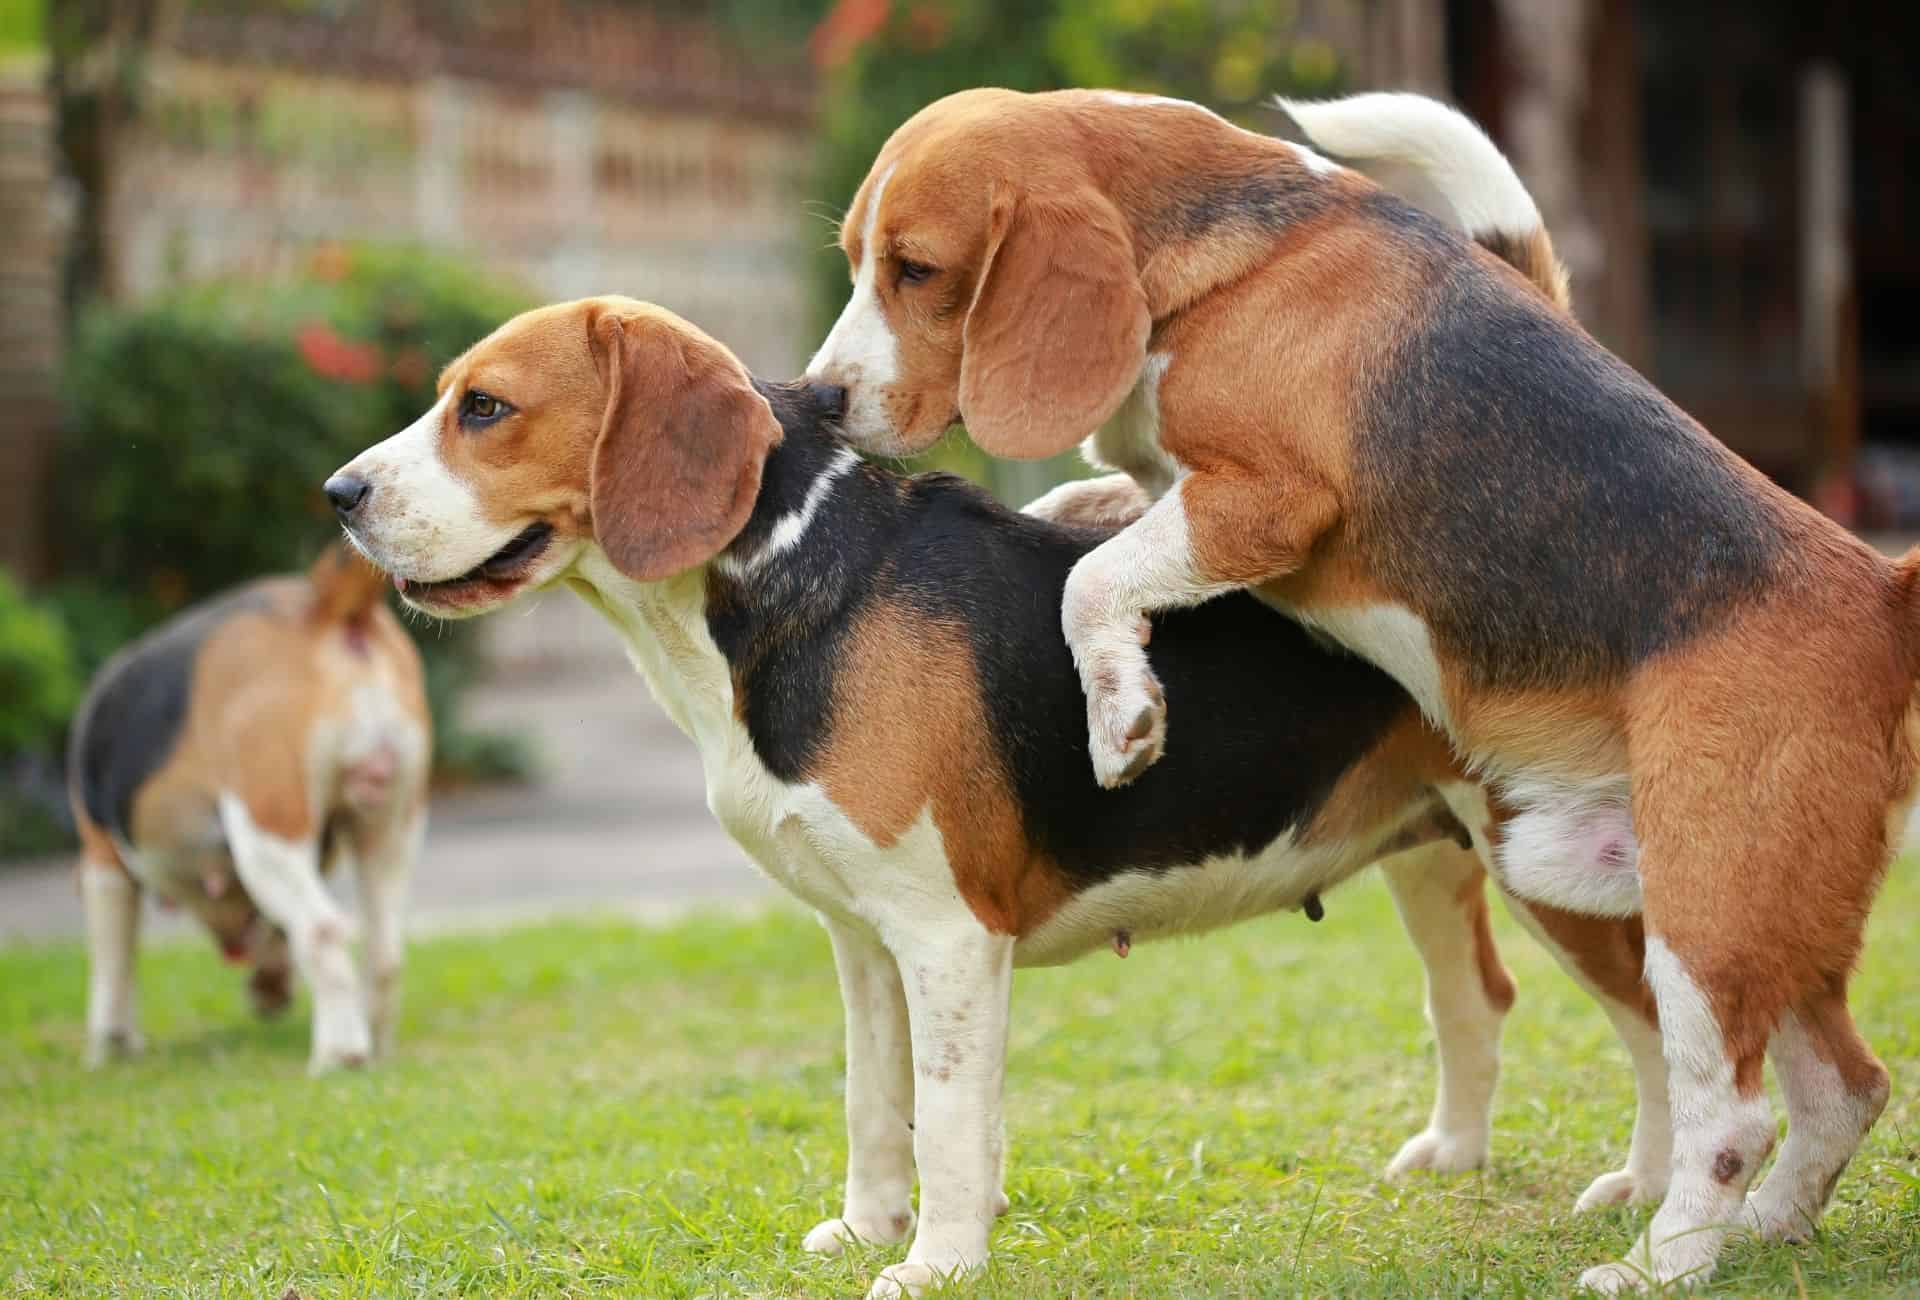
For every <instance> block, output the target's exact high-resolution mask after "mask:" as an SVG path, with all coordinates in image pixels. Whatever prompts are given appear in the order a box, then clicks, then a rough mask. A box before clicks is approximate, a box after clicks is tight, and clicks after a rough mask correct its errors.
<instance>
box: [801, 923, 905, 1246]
mask: <svg viewBox="0 0 1920 1300" xmlns="http://www.w3.org/2000/svg"><path fill="white" fill-rule="evenodd" d="M821 921H822V923H823V924H824V925H825V926H826V927H827V937H828V938H830V939H831V940H832V941H833V961H834V965H835V966H836V967H837V968H838V969H839V972H840V999H841V1002H842V1003H843V1004H844V1005H845V1009H846V1018H847V1194H846V1201H845V1202H844V1204H843V1206H842V1208H841V1212H840V1217H839V1218H837V1219H828V1220H826V1221H825V1222H823V1223H820V1224H818V1225H816V1226H815V1227H814V1229H813V1231H811V1232H809V1233H808V1234H807V1237H806V1242H805V1246H806V1249H808V1250H810V1251H812V1252H813V1253H815V1254H818V1255H838V1254H839V1253H840V1251H841V1249H842V1248H843V1247H844V1246H845V1245H846V1243H847V1242H848V1241H850V1240H854V1239H856V1238H857V1239H858V1240H861V1241H870V1242H881V1243H886V1244H889V1245H890V1244H892V1243H894V1242H899V1241H905V1240H906V1239H907V1234H908V1233H910V1232H912V1231H913V1045H912V1042H911V1041H910V1040H909V1038H908V1034H907V1002H906V994H905V993H904V992H903V990H902V989H901V987H900V967H899V966H898V965H897V964H896V963H895V962H894V960H893V954H892V953H889V952H888V951H887V950H886V949H885V948H884V947H882V946H881V945H880V941H879V940H878V939H876V938H874V937H873V936H872V935H871V934H868V933H866V932H865V931H862V930H858V929H855V928H854V927H852V926H850V925H847V924H846V923H845V922H842V921H836V920H834V919H832V918H831V917H824V916H823V917H822V918H821Z"/></svg>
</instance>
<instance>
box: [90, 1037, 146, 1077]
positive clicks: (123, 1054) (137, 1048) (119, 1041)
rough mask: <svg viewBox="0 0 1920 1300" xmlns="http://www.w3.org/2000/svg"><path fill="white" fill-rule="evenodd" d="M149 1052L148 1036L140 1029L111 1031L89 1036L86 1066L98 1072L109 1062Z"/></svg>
mask: <svg viewBox="0 0 1920 1300" xmlns="http://www.w3.org/2000/svg"><path fill="white" fill-rule="evenodd" d="M146 1050H147V1039H146V1035H144V1034H142V1033H141V1032H140V1031H139V1030H138V1029H109V1030H107V1031H106V1032H104V1033H98V1034H89V1035H88V1036H87V1054H86V1066H87V1068H88V1069H89V1070H97V1069H99V1068H100V1067H101V1066H103V1065H105V1064H106V1063H107V1062H109V1061H123V1060H128V1059H130V1058H132V1057H135V1056H138V1055H140V1054H141V1053H142V1052H144V1051H146Z"/></svg>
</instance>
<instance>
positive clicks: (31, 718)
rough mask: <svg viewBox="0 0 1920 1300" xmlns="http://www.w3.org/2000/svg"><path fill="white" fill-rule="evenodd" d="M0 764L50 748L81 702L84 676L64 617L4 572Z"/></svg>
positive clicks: (0, 591)
mask: <svg viewBox="0 0 1920 1300" xmlns="http://www.w3.org/2000/svg"><path fill="white" fill-rule="evenodd" d="M0 700H5V701H6V702H7V706H6V708H5V709H0V760H5V759H11V758H14V757H15V756H17V755H20V754H23V753H27V752H29V751H31V750H42V749H46V748H47V747H48V746H49V744H50V743H51V742H53V741H55V740H57V738H58V737H59V734H60V729H61V728H62V727H64V726H65V725H66V720H67V717H68V715H69V714H71V713H72V712H73V709H74V706H75V705H76V704H78V703H79V702H80V673H79V671H78V669H77V668H76V666H75V664H74V658H73V650H72V647H71V646H70V645H69V644H68V641H67V632H66V628H65V627H64V626H63V625H62V623H61V621H60V618H59V616H58V615H57V614H56V613H54V612H53V611H52V610H50V609H47V608H46V607H45V606H43V605H39V604H36V603H34V602H32V601H29V600H28V599H27V597H26V595H25V594H24V593H23V592H22V591H21V590H20V588H19V587H18V586H17V585H15V583H14V581H13V578H12V576H11V575H9V574H8V573H7V572H6V571H5V570H4V569H0Z"/></svg>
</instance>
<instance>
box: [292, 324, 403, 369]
mask: <svg viewBox="0 0 1920 1300" xmlns="http://www.w3.org/2000/svg"><path fill="white" fill-rule="evenodd" d="M293 342H294V346H295V347H297V348H299V349H300V358H301V360H303V361H305V362H306V363H307V369H309V370H311V371H313V373H314V374H316V375H319V376H320V377H321V378H322V379H337V380H340V381H342V382H344V383H349V384H371V383H372V382H374V381H375V380H376V379H378V378H380V373H381V371H382V370H383V369H385V367H384V366H383V364H382V358H381V355H380V349H379V348H377V347H375V346H373V344H371V343H356V342H354V341H353V340H352V339H349V338H343V337H341V335H340V333H339V331H337V330H335V329H334V328H333V326H331V325H329V324H327V323H326V322H325V321H312V322H309V323H308V324H306V325H302V326H301V327H300V330H299V332H298V333H296V334H295V335H294V336H293Z"/></svg>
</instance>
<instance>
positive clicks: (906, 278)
mask: <svg viewBox="0 0 1920 1300" xmlns="http://www.w3.org/2000/svg"><path fill="white" fill-rule="evenodd" d="M933 273H934V268H933V267H931V266H928V265H927V264H926V263H925V262H914V261H909V260H908V259H907V258H904V257H903V258H901V259H900V282H901V283H902V284H925V283H926V282H927V281H928V280H931V279H932V278H933Z"/></svg>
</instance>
